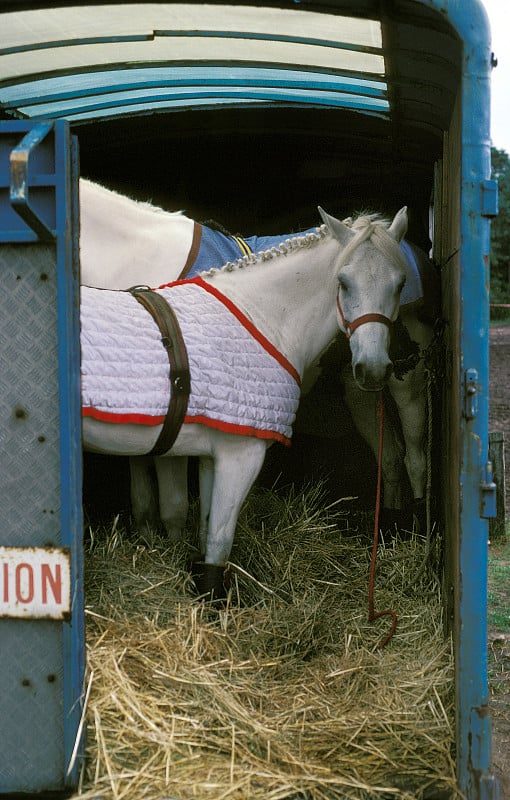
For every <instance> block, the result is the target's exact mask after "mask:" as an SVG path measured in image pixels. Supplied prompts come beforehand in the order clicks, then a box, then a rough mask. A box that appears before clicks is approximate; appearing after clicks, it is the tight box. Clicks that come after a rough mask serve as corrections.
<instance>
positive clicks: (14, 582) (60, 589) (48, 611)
mask: <svg viewBox="0 0 510 800" xmlns="http://www.w3.org/2000/svg"><path fill="white" fill-rule="evenodd" d="M70 612H71V565H70V557H69V551H68V550H67V549H62V548H53V547H0V617H17V618H21V619H25V618H26V619H34V618H42V619H65V617H66V616H67V615H69V614H70Z"/></svg>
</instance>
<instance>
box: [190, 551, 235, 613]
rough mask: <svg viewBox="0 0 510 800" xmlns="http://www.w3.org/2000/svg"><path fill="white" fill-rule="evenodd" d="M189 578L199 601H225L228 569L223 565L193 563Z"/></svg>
mask: <svg viewBox="0 0 510 800" xmlns="http://www.w3.org/2000/svg"><path fill="white" fill-rule="evenodd" d="M191 577H192V578H193V582H194V584H195V589H196V590H197V594H198V595H199V596H200V599H202V600H205V601H213V602H217V603H218V602H222V601H224V600H226V598H227V593H228V590H229V588H230V569H229V568H228V567H225V566H224V565H223V564H206V563H205V562H204V561H194V562H193V563H192V565H191Z"/></svg>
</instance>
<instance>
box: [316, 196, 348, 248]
mask: <svg viewBox="0 0 510 800" xmlns="http://www.w3.org/2000/svg"><path fill="white" fill-rule="evenodd" d="M318 209H319V214H320V215H321V219H322V221H323V223H324V224H325V225H326V227H327V228H329V230H330V232H331V233H332V234H333V236H334V237H335V239H338V241H339V242H340V244H343V245H346V244H347V243H348V242H350V240H351V239H352V237H353V236H354V234H353V232H352V231H351V230H350V229H349V228H348V227H347V225H344V223H343V222H340V220H339V219H336V217H332V216H331V214H327V213H326V211H324V209H323V208H321V207H320V206H318Z"/></svg>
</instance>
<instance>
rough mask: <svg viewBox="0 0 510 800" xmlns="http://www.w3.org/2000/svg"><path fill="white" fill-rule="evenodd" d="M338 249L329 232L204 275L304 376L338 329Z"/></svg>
mask: <svg viewBox="0 0 510 800" xmlns="http://www.w3.org/2000/svg"><path fill="white" fill-rule="evenodd" d="M338 248H339V245H338V243H337V242H336V241H335V240H334V239H333V238H332V237H328V238H327V239H326V240H323V241H321V242H318V243H317V244H315V245H313V246H311V247H305V248H302V249H300V250H297V251H295V252H292V253H289V254H287V255H280V256H274V257H273V258H272V259H270V260H268V261H262V262H258V263H257V264H252V265H250V266H246V267H244V268H241V269H234V271H232V272H227V271H220V272H218V273H216V274H215V275H214V276H213V277H207V276H206V277H205V280H206V281H207V282H209V283H211V285H212V286H213V287H215V288H217V289H219V290H220V291H221V292H222V293H223V294H224V295H226V296H227V297H228V298H229V299H230V300H231V301H232V302H233V303H234V304H235V305H236V306H237V307H238V308H239V309H240V310H241V311H242V312H243V313H244V314H245V315H246V316H247V317H248V319H250V321H251V322H252V323H253V324H254V325H255V326H256V327H257V328H258V329H259V330H260V331H261V332H262V333H263V334H264V335H265V336H266V337H267V338H268V339H269V340H270V341H271V342H272V344H273V345H274V346H275V347H277V348H278V350H279V351H280V352H281V353H283V355H285V356H286V358H288V360H289V361H290V362H291V363H292V364H293V365H294V367H295V368H296V369H297V370H298V372H299V373H300V374H301V375H303V372H304V370H305V369H306V368H307V367H308V366H309V365H310V364H311V363H312V362H313V361H315V359H316V358H317V356H318V355H320V353H322V351H323V350H324V349H325V348H326V347H327V346H328V345H329V344H330V343H331V341H332V340H333V339H334V337H335V334H336V333H337V331H338V324H337V319H336V292H337V280H336V268H335V264H336V260H337V259H338V252H339V250H338Z"/></svg>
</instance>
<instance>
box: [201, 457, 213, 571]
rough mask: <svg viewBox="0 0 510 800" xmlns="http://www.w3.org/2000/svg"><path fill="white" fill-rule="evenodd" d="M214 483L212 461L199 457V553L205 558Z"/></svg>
mask: <svg viewBox="0 0 510 800" xmlns="http://www.w3.org/2000/svg"><path fill="white" fill-rule="evenodd" d="M213 482H214V460H213V459H212V458H209V457H207V456H201V458H200V459H199V462H198V484H199V491H200V529H199V535H200V553H201V554H202V556H205V553H206V550H207V533H208V530H209V517H210V513H211V501H212V491H213Z"/></svg>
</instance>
